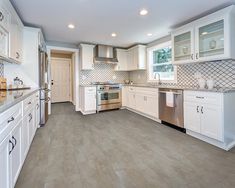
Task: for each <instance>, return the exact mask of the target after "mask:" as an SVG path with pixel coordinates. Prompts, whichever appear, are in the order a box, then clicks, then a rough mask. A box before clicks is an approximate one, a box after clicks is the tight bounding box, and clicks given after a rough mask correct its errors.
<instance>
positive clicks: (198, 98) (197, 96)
mask: <svg viewBox="0 0 235 188" xmlns="http://www.w3.org/2000/svg"><path fill="white" fill-rule="evenodd" d="M196 98H197V99H204V97H198V96H196Z"/></svg>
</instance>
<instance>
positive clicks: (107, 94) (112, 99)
mask: <svg viewBox="0 0 235 188" xmlns="http://www.w3.org/2000/svg"><path fill="white" fill-rule="evenodd" d="M121 106H122V90H121V86H120V85H118V84H117V85H97V111H98V112H99V111H103V110H111V109H118V108H121Z"/></svg>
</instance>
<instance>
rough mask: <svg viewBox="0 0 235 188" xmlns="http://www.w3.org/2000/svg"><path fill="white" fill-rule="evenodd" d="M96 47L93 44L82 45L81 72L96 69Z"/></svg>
mask: <svg viewBox="0 0 235 188" xmlns="http://www.w3.org/2000/svg"><path fill="white" fill-rule="evenodd" d="M94 47H95V45H91V44H80V48H79V50H80V65H81V70H93V69H94Z"/></svg>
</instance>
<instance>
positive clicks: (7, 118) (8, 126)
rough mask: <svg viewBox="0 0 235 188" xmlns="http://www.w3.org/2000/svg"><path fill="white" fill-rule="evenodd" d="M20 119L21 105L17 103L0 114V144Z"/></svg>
mask: <svg viewBox="0 0 235 188" xmlns="http://www.w3.org/2000/svg"><path fill="white" fill-rule="evenodd" d="M21 118H22V103H18V104H16V105H15V106H13V107H11V108H10V109H8V110H7V111H5V112H3V113H2V114H0V142H1V141H2V140H3V139H4V138H5V137H6V136H7V135H8V134H9V133H10V131H11V130H12V129H13V128H14V126H15V125H17V123H18V122H19V121H20V120H21Z"/></svg>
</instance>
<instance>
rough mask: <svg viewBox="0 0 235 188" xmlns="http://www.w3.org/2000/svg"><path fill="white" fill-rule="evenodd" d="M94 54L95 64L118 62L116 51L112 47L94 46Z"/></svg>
mask: <svg viewBox="0 0 235 188" xmlns="http://www.w3.org/2000/svg"><path fill="white" fill-rule="evenodd" d="M94 52H95V53H94V54H95V56H94V62H95V63H110V64H116V63H117V62H118V59H117V51H116V49H115V48H114V47H112V46H106V45H96V46H95V51H94Z"/></svg>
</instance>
